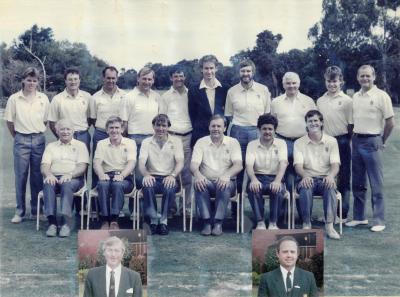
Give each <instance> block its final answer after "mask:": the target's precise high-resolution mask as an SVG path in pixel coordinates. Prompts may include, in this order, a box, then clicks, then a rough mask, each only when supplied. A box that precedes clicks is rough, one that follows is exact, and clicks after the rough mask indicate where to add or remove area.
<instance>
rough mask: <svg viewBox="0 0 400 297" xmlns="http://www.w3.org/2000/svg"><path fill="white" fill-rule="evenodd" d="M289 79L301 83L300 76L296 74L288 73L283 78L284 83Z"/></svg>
mask: <svg viewBox="0 0 400 297" xmlns="http://www.w3.org/2000/svg"><path fill="white" fill-rule="evenodd" d="M288 79H291V80H296V81H298V82H299V83H300V76H299V75H298V74H297V73H296V72H286V73H285V74H284V75H283V77H282V83H285V81H286V80H288Z"/></svg>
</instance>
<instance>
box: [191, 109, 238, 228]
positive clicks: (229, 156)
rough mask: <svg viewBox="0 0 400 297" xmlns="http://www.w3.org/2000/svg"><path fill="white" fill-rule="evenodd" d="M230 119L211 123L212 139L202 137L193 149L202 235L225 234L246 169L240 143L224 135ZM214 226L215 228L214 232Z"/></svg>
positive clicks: (219, 118) (220, 117) (216, 117)
mask: <svg viewBox="0 0 400 297" xmlns="http://www.w3.org/2000/svg"><path fill="white" fill-rule="evenodd" d="M225 130H226V119H225V118H224V116H223V115H220V114H216V115H213V116H212V117H211V120H210V124H209V131H210V136H204V137H202V138H200V139H199V140H198V141H197V142H196V145H195V146H194V149H193V155H192V162H191V163H190V170H191V171H192V173H193V176H194V178H195V182H194V189H195V196H196V203H197V205H198V207H199V209H200V216H201V218H202V219H203V221H204V227H203V230H202V231H201V234H202V235H205V236H207V235H211V234H212V235H216V236H218V235H221V234H222V222H223V220H224V217H225V212H226V207H227V205H228V202H229V198H230V197H231V196H232V192H234V190H235V185H234V180H233V179H234V178H235V177H236V175H237V174H238V173H239V172H240V170H242V154H241V152H240V145H239V142H238V141H237V140H236V139H235V138H232V137H229V136H224V132H225ZM211 196H213V197H216V201H215V213H214V214H211V205H210V197H211ZM211 224H213V225H214V227H213V228H212V230H211Z"/></svg>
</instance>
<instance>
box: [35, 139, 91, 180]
mask: <svg viewBox="0 0 400 297" xmlns="http://www.w3.org/2000/svg"><path fill="white" fill-rule="evenodd" d="M79 163H86V164H89V152H88V150H87V148H86V145H85V144H84V143H83V142H81V141H79V140H76V139H72V140H71V141H70V142H69V143H67V144H65V143H62V142H61V141H60V140H57V141H55V142H52V143H49V144H48V145H47V146H46V149H45V150H44V153H43V157H42V164H48V165H50V171H51V173H53V174H54V175H64V174H68V173H71V172H72V171H74V170H75V168H76V165H77V164H79Z"/></svg>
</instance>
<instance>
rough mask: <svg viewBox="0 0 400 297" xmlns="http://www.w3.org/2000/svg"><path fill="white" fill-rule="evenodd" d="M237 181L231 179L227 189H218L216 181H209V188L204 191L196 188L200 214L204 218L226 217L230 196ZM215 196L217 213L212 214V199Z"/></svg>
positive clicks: (221, 218)
mask: <svg viewBox="0 0 400 297" xmlns="http://www.w3.org/2000/svg"><path fill="white" fill-rule="evenodd" d="M234 183H235V181H234V180H231V181H230V182H229V184H228V186H227V187H226V188H225V190H223V191H221V190H219V189H217V183H216V182H215V181H207V189H206V190H205V191H204V192H200V191H199V190H195V197H196V203H197V205H198V207H199V210H200V216H201V218H202V219H203V220H210V219H214V220H220V221H222V220H223V219H224V218H225V212H226V208H227V206H228V203H229V198H230V197H231V196H232V193H233V191H234V190H235V184H234ZM210 197H215V213H214V214H213V215H212V214H211V199H210Z"/></svg>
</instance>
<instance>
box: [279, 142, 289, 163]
mask: <svg viewBox="0 0 400 297" xmlns="http://www.w3.org/2000/svg"><path fill="white" fill-rule="evenodd" d="M278 158H279V162H282V161H287V160H288V152H287V145H286V142H285V141H280V144H279V149H278Z"/></svg>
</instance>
